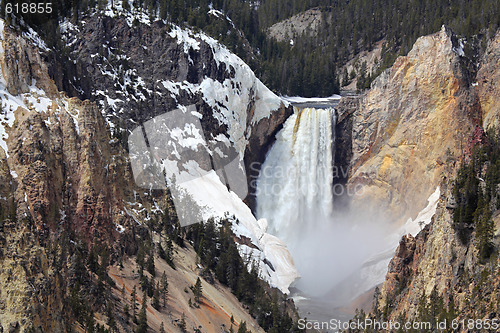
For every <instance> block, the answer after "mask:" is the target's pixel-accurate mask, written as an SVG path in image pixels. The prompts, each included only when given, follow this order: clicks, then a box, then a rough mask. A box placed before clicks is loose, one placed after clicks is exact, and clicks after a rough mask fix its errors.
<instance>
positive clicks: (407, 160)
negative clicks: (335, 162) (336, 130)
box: [349, 27, 481, 223]
mask: <svg viewBox="0 0 500 333" xmlns="http://www.w3.org/2000/svg"><path fill="white" fill-rule="evenodd" d="M462 47H463V41H461V40H459V39H457V37H456V36H454V35H453V34H452V32H451V31H449V30H447V29H446V28H445V27H443V28H442V29H441V31H439V32H437V33H435V34H433V35H429V36H424V37H420V38H419V39H418V40H417V41H416V43H415V44H414V46H413V48H412V50H411V51H410V52H409V53H408V55H407V56H404V57H399V58H398V59H397V60H396V61H395V63H394V65H393V66H392V68H390V69H387V70H386V71H384V72H383V73H382V74H381V75H380V76H379V77H378V78H377V79H376V80H375V81H374V82H373V83H372V86H371V89H369V90H368V91H367V92H366V93H365V94H364V96H363V97H362V98H361V99H360V101H359V107H358V109H357V110H356V111H355V112H354V113H353V115H352V117H353V129H352V160H351V177H350V179H349V183H350V184H351V185H353V186H355V185H357V184H361V185H363V191H362V192H360V193H361V195H359V196H356V197H355V198H354V202H353V203H352V206H353V207H356V206H360V207H372V208H373V209H374V210H377V211H378V212H379V213H383V214H386V216H387V218H388V219H391V220H393V221H398V222H399V223H402V222H404V221H405V220H406V219H407V218H408V217H410V216H412V217H414V216H416V214H417V213H418V212H419V211H420V210H421V209H423V208H424V207H425V205H426V199H427V198H428V197H429V195H430V194H431V193H433V192H434V190H435V189H436V187H437V186H438V185H439V183H440V182H441V181H442V180H443V178H445V177H447V176H448V174H447V172H446V161H447V160H450V159H453V160H458V159H459V158H460V156H462V154H463V152H464V149H465V145H466V142H467V139H468V138H469V137H470V135H471V134H472V132H473V130H474V127H475V126H476V125H479V124H480V117H481V110H480V106H479V103H478V99H477V97H476V94H475V92H474V90H473V89H472V83H473V81H472V77H471V74H470V73H469V72H468V71H467V69H466V67H467V66H466V63H467V59H466V58H465V57H464V54H463V49H462Z"/></svg>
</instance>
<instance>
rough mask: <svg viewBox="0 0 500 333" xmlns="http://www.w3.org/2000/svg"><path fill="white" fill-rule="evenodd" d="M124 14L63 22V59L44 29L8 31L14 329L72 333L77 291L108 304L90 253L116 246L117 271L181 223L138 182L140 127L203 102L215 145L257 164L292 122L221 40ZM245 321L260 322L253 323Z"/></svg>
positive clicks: (1, 276) (7, 252)
mask: <svg viewBox="0 0 500 333" xmlns="http://www.w3.org/2000/svg"><path fill="white" fill-rule="evenodd" d="M108 14H109V13H108ZM113 16H114V15H111V14H110V15H97V14H96V15H95V16H90V17H88V18H87V19H85V20H83V21H82V22H80V24H79V25H72V24H71V23H69V22H65V23H63V24H62V25H61V33H62V36H63V37H62V38H63V41H64V43H65V48H64V50H66V52H65V53H62V54H59V55H55V54H54V51H53V50H49V49H48V48H47V47H46V46H45V44H44V43H43V41H42V40H41V39H40V38H39V37H38V36H37V35H36V33H35V32H34V31H30V32H29V33H23V34H21V33H19V32H18V31H15V30H12V29H11V28H10V27H4V26H3V22H1V31H0V39H1V41H0V42H1V48H0V66H1V70H2V75H1V79H0V90H1V102H2V114H1V115H0V118H1V120H2V131H1V133H0V134H1V138H0V146H1V147H2V149H0V181H1V183H0V196H1V200H0V206H1V210H0V211H1V214H2V218H3V219H4V220H3V222H2V223H0V244H1V245H2V247H1V248H2V251H1V253H0V328H3V329H5V330H12V331H21V332H22V331H25V330H28V329H34V330H35V331H43V332H49V331H50V332H67V331H69V330H71V329H74V328H75V327H74V326H72V325H73V322H74V321H75V318H74V317H73V316H74V315H75V313H74V311H72V310H71V309H70V308H69V307H70V305H71V304H68V302H69V301H68V299H69V297H70V290H72V288H74V287H75V286H76V285H77V286H83V285H87V286H92V290H90V291H87V292H88V294H87V295H92V297H89V298H88V299H86V302H88V303H90V304H94V303H95V302H101V304H103V303H104V300H103V299H102V297H103V294H102V292H100V291H99V289H94V288H97V286H99V288H100V287H102V284H99V283H102V282H101V281H100V279H101V277H99V283H98V279H97V277H96V275H95V274H93V273H87V272H86V271H85V268H83V273H82V266H81V258H80V259H78V258H79V256H83V254H85V253H87V254H88V251H89V249H92V248H99V249H101V250H102V249H105V250H104V251H105V252H106V253H107V254H106V257H107V256H108V255H109V262H110V263H116V261H117V260H118V259H119V258H121V257H122V256H123V255H125V254H128V255H133V254H135V253H136V251H137V244H138V242H141V241H143V240H144V239H145V237H144V235H147V234H148V232H147V231H146V228H145V222H146V221H151V220H152V219H157V218H158V216H157V215H158V214H160V213H161V214H166V215H167V216H168V215H169V214H171V215H172V216H175V214H173V213H172V210H173V209H172V203H171V201H169V200H170V199H169V197H168V195H167V193H166V192H163V191H147V190H144V189H141V188H139V187H138V186H136V185H135V182H134V180H133V177H132V171H131V168H130V162H129V160H128V157H127V156H128V155H127V151H126V149H125V142H126V141H125V140H126V136H127V134H128V131H129V130H130V129H133V128H134V127H136V126H138V125H140V124H141V123H142V122H144V121H146V120H149V119H151V118H153V117H155V116H157V115H159V114H163V113H165V112H167V111H170V110H173V109H175V108H180V109H183V108H185V107H186V106H188V105H193V104H194V105H196V108H197V111H198V113H199V115H200V118H202V119H201V124H202V126H203V129H204V131H205V132H206V133H208V135H207V140H213V139H214V138H216V137H217V136H218V135H219V134H222V135H223V136H225V137H226V138H228V139H229V140H230V141H231V142H233V143H234V145H235V146H236V148H237V150H238V152H239V153H240V154H241V156H243V155H245V156H246V158H247V160H248V163H249V162H251V161H252V160H253V159H254V158H257V157H258V158H262V156H264V155H265V151H266V149H267V146H268V145H269V144H270V142H271V141H270V140H271V139H270V138H272V137H273V134H274V133H276V131H277V130H278V129H279V126H280V124H281V123H282V122H283V121H284V120H285V119H286V117H287V116H288V115H289V114H290V113H291V108H287V107H286V106H285V105H284V104H282V103H281V101H280V99H279V98H277V97H276V96H275V95H274V94H272V93H271V92H270V91H269V90H268V89H267V88H266V87H265V86H264V85H263V84H262V83H261V82H260V81H259V80H258V79H256V78H255V76H254V75H253V73H252V72H251V71H250V69H249V68H248V66H246V65H245V64H244V63H243V62H242V61H241V60H240V59H239V58H237V57H236V56H234V55H232V54H230V52H229V51H228V50H227V49H226V48H224V47H222V46H221V45H220V44H218V43H217V42H216V41H215V40H213V39H211V38H209V37H207V36H205V35H203V34H195V33H193V32H190V31H188V30H182V29H180V28H177V27H170V26H165V25H164V24H162V23H158V22H157V23H151V22H136V23H134V24H132V21H128V18H127V17H113ZM251 246H252V247H258V246H256V245H254V244H251ZM192 255H195V254H194V252H193V253H192ZM100 260H101V261H102V260H103V257H102V256H101V257H100ZM98 265H99V264H98ZM188 268H189V269H190V270H191V273H192V270H193V268H192V267H188ZM134 279H135V280H134V281H135V283H137V277H134ZM227 292H228V291H227V290H226V291H225V293H227ZM214 295H215V296H214V297H220V295H216V294H214ZM78 302H80V301H78ZM186 304H187V303H186ZM216 304H218V303H216ZM233 305H234V304H233ZM238 306H239V304H238ZM181 310H182V309H181ZM238 311H240V312H241V309H240V310H238ZM216 312H217V314H216V315H217V316H222V317H224V318H223V319H220V318H219V319H220V320H219V321H220V322H221V323H224V324H225V325H228V324H230V323H229V319H228V318H229V317H228V318H225V316H226V314H223V313H224V311H223V310H220V311H218V310H217V311H216ZM179 313H181V312H179ZM245 316H248V317H245ZM245 318H246V319H245ZM242 319H243V320H246V321H247V322H250V321H252V319H251V318H250V317H249V315H248V314H242ZM157 324H158V327H159V323H157ZM130 327H132V326H130Z"/></svg>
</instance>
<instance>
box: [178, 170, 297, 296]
mask: <svg viewBox="0 0 500 333" xmlns="http://www.w3.org/2000/svg"><path fill="white" fill-rule="evenodd" d="M176 186H178V187H180V188H181V189H183V190H185V191H186V192H187V193H189V194H190V196H191V197H192V199H193V200H195V201H196V203H197V204H198V205H199V206H200V207H202V209H201V214H202V218H203V220H205V221H206V220H208V219H209V218H212V217H215V218H216V219H222V218H230V219H232V221H233V224H232V229H233V232H234V233H235V235H236V236H237V237H241V236H245V237H247V238H249V239H250V240H251V242H252V244H253V245H255V246H256V247H257V248H252V247H249V246H246V245H242V244H238V250H239V251H240V254H241V255H242V256H243V257H247V258H251V259H253V260H255V261H256V263H258V264H259V271H260V276H261V277H262V278H263V279H264V280H266V281H268V282H269V284H270V285H271V286H273V287H276V288H278V289H280V290H281V291H282V292H284V293H289V290H288V287H289V286H290V284H291V283H292V282H293V281H295V280H296V279H297V278H298V277H299V274H298V272H297V269H296V268H295V264H294V262H293V259H292V257H291V255H290V253H289V252H288V249H287V247H286V245H285V244H284V243H283V242H282V241H281V240H280V239H278V238H277V237H275V236H272V235H270V234H268V233H267V222H266V221H264V220H259V221H257V220H256V219H255V217H254V216H253V214H252V212H251V210H250V208H248V206H247V205H246V204H245V203H244V202H243V201H242V200H241V199H240V198H239V197H238V195H236V194H235V193H234V192H232V191H229V190H228V189H227V187H226V186H225V185H224V184H222V182H221V181H220V179H219V177H218V176H217V174H216V173H215V172H214V171H211V172H209V173H207V174H205V175H203V176H202V177H200V178H196V179H194V180H192V181H187V182H182V183H180V184H177V185H176ZM231 217H232V218H231ZM268 263H270V264H271V266H270V265H269V264H268ZM249 268H250V267H249Z"/></svg>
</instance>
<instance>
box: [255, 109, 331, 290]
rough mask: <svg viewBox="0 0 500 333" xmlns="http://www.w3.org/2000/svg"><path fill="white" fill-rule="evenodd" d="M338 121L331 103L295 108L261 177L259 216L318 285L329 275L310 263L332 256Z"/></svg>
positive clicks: (302, 273)
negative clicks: (327, 246) (324, 106)
mask: <svg viewBox="0 0 500 333" xmlns="http://www.w3.org/2000/svg"><path fill="white" fill-rule="evenodd" d="M335 122H336V120H335V110H334V109H333V108H328V109H314V108H305V109H302V110H299V109H296V108H295V113H294V114H293V115H292V116H290V118H289V119H288V120H287V121H286V122H285V124H284V127H283V129H282V130H281V131H280V132H279V133H278V135H277V136H276V142H275V144H274V145H273V147H272V148H271V150H270V151H269V153H268V156H267V158H266V161H265V163H264V164H263V166H262V168H261V172H260V175H259V178H258V181H257V193H256V198H257V217H258V218H266V219H267V220H268V224H269V231H268V232H269V233H271V234H274V235H276V236H277V237H279V238H280V239H282V240H283V241H285V243H286V244H287V246H288V248H289V249H290V251H291V253H292V255H293V257H294V260H295V263H296V265H297V268H298V269H299V272H300V274H301V275H302V277H303V280H306V281H307V280H308V274H311V275H312V276H311V278H312V279H313V280H314V284H315V285H316V287H318V288H322V287H321V286H320V285H321V282H320V281H319V280H318V279H321V278H323V279H324V280H325V281H324V282H326V280H328V279H329V278H330V275H331V274H321V273H322V272H321V268H318V267H311V265H313V262H317V259H318V258H320V257H321V256H327V257H328V256H331V253H325V252H326V251H325V249H324V248H322V247H321V244H324V243H325V242H328V239H324V237H325V236H326V235H329V234H330V233H331V232H330V231H331V228H332V218H331V217H332V213H333V191H332V182H333V174H334V173H333V162H334V145H335ZM318 252H320V253H318ZM328 252H329V251H328ZM311 256H314V257H315V259H316V260H314V261H312V260H311ZM325 259H326V258H325ZM316 266H317V265H316ZM323 273H324V272H323ZM320 276H321V277H320ZM323 291H324V290H323Z"/></svg>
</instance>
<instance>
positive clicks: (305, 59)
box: [1, 0, 500, 96]
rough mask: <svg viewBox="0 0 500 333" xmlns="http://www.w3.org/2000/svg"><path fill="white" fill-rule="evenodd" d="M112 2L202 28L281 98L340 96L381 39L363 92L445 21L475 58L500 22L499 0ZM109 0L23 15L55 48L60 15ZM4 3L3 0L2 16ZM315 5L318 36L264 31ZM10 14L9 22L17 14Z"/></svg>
mask: <svg viewBox="0 0 500 333" xmlns="http://www.w3.org/2000/svg"><path fill="white" fill-rule="evenodd" d="M114 1H115V3H120V2H121V3H122V4H123V6H124V7H125V8H126V9H127V10H132V9H133V8H131V6H132V7H135V8H142V9H144V10H147V11H149V13H150V15H151V16H152V17H156V16H159V17H160V18H162V19H164V20H167V21H170V22H173V23H176V24H181V25H189V26H191V27H195V28H199V29H202V30H204V31H205V32H207V33H209V34H211V35H212V36H214V37H216V38H218V39H219V40H220V41H222V42H223V43H224V44H226V45H227V46H228V47H229V48H230V49H231V50H233V51H234V52H236V53H237V54H238V55H239V56H240V57H241V58H243V59H244V60H245V61H246V62H247V63H248V64H249V65H250V66H251V67H252V69H253V70H254V71H255V72H256V73H257V74H258V76H259V77H260V78H261V80H262V81H263V82H264V83H265V84H266V85H268V86H269V87H270V88H271V89H273V90H274V91H275V92H277V93H280V94H283V95H301V96H320V95H321V96H328V95H332V94H334V93H339V90H340V87H341V84H346V83H348V81H349V76H348V75H347V74H346V73H344V72H341V71H340V68H341V66H343V65H344V64H345V63H346V62H347V61H348V60H349V59H351V58H353V56H355V55H356V54H357V53H358V52H360V51H363V50H371V49H372V48H373V46H374V44H375V43H376V42H378V41H381V40H384V41H385V43H384V45H383V49H382V54H381V57H380V59H379V60H378V66H377V69H376V70H375V71H374V72H373V73H369V72H366V69H365V68H363V67H362V66H361V68H359V70H358V71H359V73H356V74H358V75H359V76H360V80H359V82H358V89H359V90H362V89H365V88H368V87H369V85H370V83H371V82H372V81H373V79H374V78H375V77H376V76H377V75H378V74H380V72H381V71H382V70H384V69H385V68H387V67H390V66H391V65H392V63H393V62H394V60H395V58H396V57H397V56H398V55H404V54H406V53H407V52H408V51H409V50H410V48H411V46H412V45H413V43H414V42H415V40H416V39H417V38H418V37H419V36H423V35H426V34H429V33H433V32H435V31H437V30H439V29H440V27H441V26H442V25H443V24H445V25H447V26H449V27H450V28H451V29H452V30H453V31H454V32H455V33H457V34H459V35H461V36H463V37H466V38H467V41H468V43H466V45H465V46H466V50H465V51H466V54H467V55H468V56H469V57H471V56H474V54H475V53H477V52H480V50H481V47H484V45H485V38H484V37H486V39H487V38H489V37H491V36H492V34H493V32H494V31H495V30H496V28H497V27H498V26H499V25H500V1H498V0H437V1H430V0H425V1H420V0H410V1H408V0H396V1H388V0H338V1H334V0H310V1H297V0H295V1H286V0H262V1H258V2H256V1H244V0H214V1H209V0H189V1H184V0H133V1H123V0H114ZM20 2H21V0H14V1H13V2H12V3H20ZM35 2H43V1H40V0H38V1H35ZM105 4H106V1H104V0H82V1H77V0H63V1H58V2H55V3H54V4H53V7H54V8H53V11H52V13H50V14H45V15H38V14H36V15H34V14H30V13H27V14H21V15H22V16H23V17H24V20H25V21H26V22H27V23H28V24H29V25H32V26H34V27H37V28H38V29H39V30H41V32H42V35H43V36H44V38H45V39H46V40H47V42H48V44H49V45H55V44H56V43H57V41H58V39H57V36H58V33H57V31H56V29H57V21H58V20H60V19H61V18H62V17H71V18H72V19H73V20H75V21H77V20H78V19H79V18H80V17H81V16H82V15H85V13H88V12H90V11H92V10H93V9H94V8H99V7H101V8H103V7H104V6H105ZM130 4H131V5H130ZM5 5H6V2H5V1H4V2H3V5H2V6H3V8H2V9H1V13H2V15H3V16H4V17H5V15H6V14H5ZM316 7H319V8H320V9H321V12H322V15H323V20H322V22H323V24H322V25H321V26H320V27H319V31H318V33H317V34H315V35H314V36H306V35H304V36H302V37H300V36H299V37H297V38H295V39H294V43H293V45H290V43H289V42H288V41H287V42H277V41H276V40H274V39H272V38H269V37H268V36H267V35H266V31H267V29H268V28H269V27H270V26H271V25H272V24H274V23H276V22H279V21H281V20H284V19H286V18H289V17H291V16H293V15H295V14H297V13H300V12H303V11H305V10H307V9H311V8H316ZM210 8H214V9H217V10H220V11H222V13H224V14H225V15H227V19H226V18H221V17H219V16H217V15H210V14H209V9H210ZM9 16H10V18H9ZM7 17H8V20H9V21H11V19H12V14H11V15H7Z"/></svg>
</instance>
